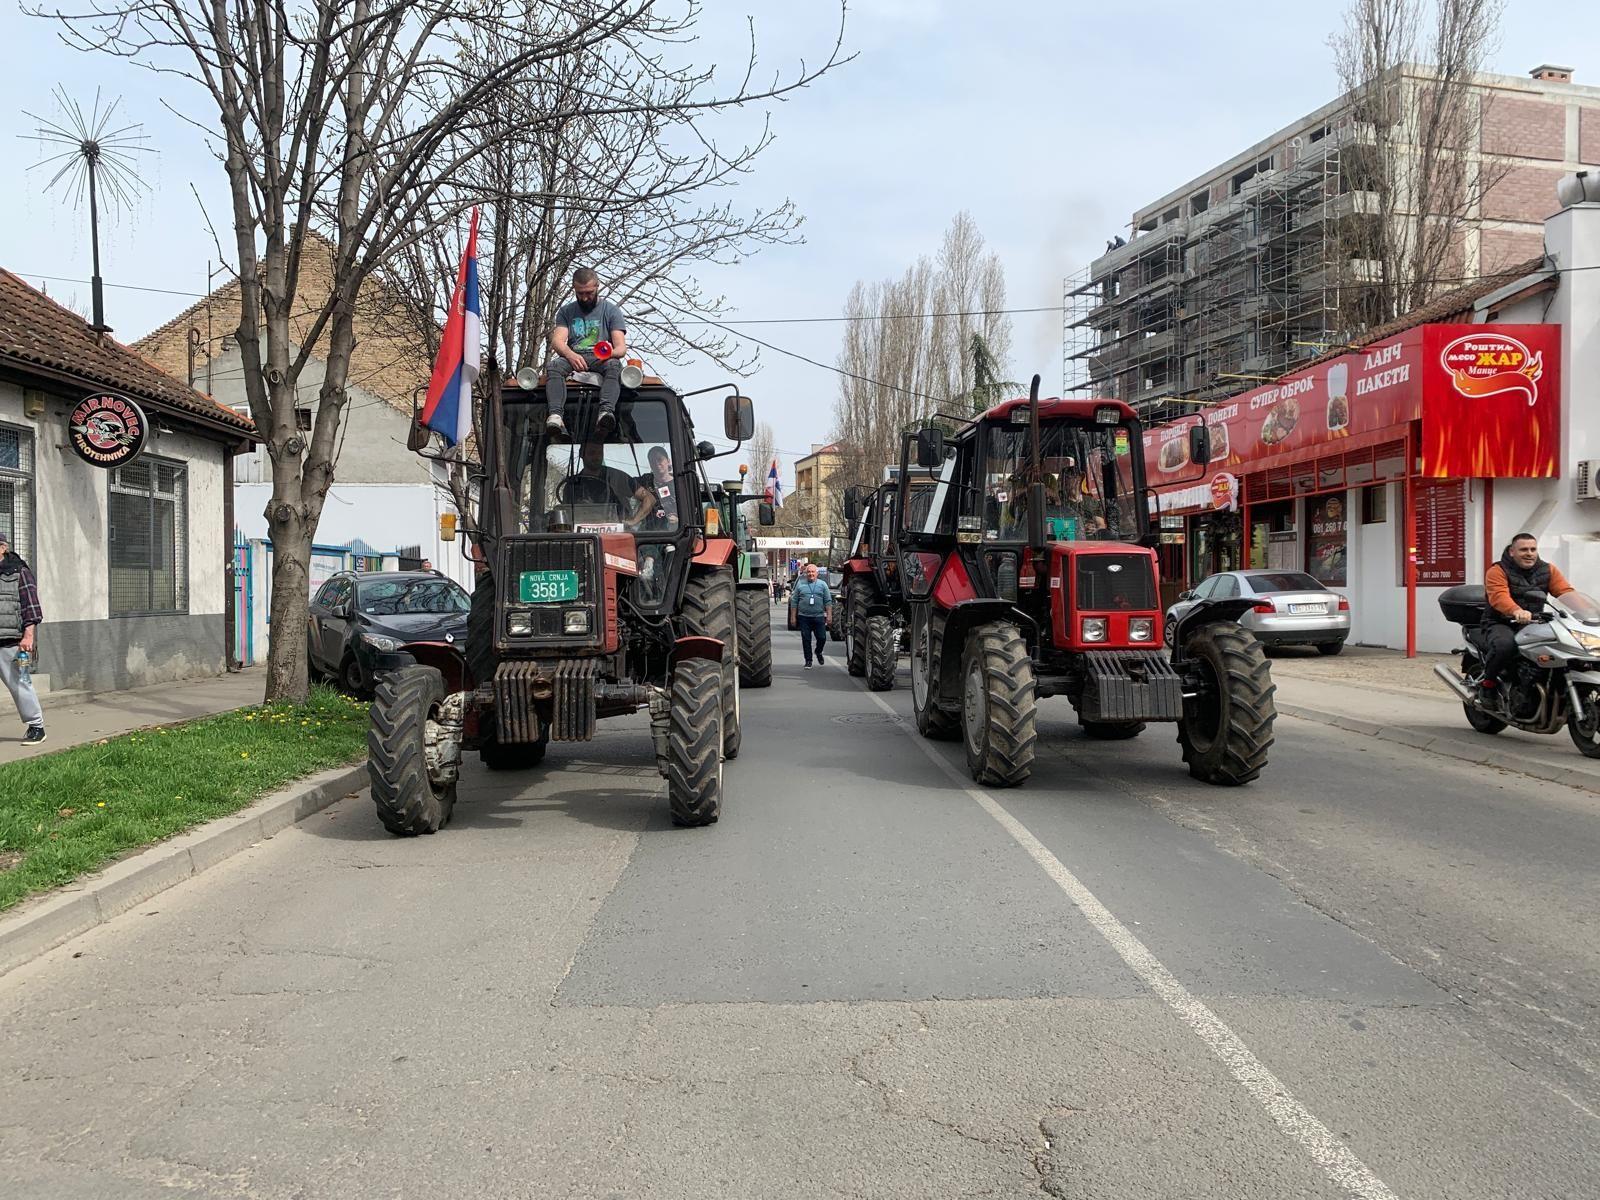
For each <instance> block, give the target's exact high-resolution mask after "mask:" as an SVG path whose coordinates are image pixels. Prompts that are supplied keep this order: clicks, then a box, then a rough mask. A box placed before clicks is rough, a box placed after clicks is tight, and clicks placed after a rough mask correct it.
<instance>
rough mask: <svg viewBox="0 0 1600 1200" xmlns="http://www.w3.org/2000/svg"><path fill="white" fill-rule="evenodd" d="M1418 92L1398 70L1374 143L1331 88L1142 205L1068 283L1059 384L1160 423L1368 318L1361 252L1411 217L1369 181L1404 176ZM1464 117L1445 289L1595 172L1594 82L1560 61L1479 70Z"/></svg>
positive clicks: (1358, 110)
mask: <svg viewBox="0 0 1600 1200" xmlns="http://www.w3.org/2000/svg"><path fill="white" fill-rule="evenodd" d="M1429 86H1430V78H1429V76H1428V73H1427V72H1426V71H1424V70H1421V69H1418V68H1406V69H1404V70H1403V71H1401V72H1400V73H1399V77H1398V79H1397V82H1396V87H1395V94H1396V95H1397V96H1398V97H1399V98H1400V99H1399V101H1398V103H1396V105H1395V107H1394V110H1393V112H1394V114H1395V115H1394V117H1393V121H1394V123H1395V125H1394V128H1392V129H1390V130H1388V131H1385V132H1384V133H1382V134H1381V135H1380V132H1379V131H1378V130H1377V129H1376V128H1375V126H1374V123H1373V121H1372V120H1371V119H1370V118H1371V116H1372V113H1371V112H1370V111H1369V110H1367V109H1366V108H1364V107H1361V106H1358V105H1357V104H1356V102H1354V101H1353V100H1352V98H1351V97H1349V96H1343V97H1340V98H1339V99H1336V100H1334V101H1332V102H1330V103H1329V104H1326V105H1324V106H1322V107H1321V108H1319V109H1317V110H1316V111H1315V112H1312V113H1310V114H1308V115H1306V116H1305V117H1303V118H1301V119H1300V120H1298V121H1296V122H1294V123H1293V124H1291V125H1288V126H1285V127H1284V128H1282V129H1280V130H1278V131H1277V132H1276V133H1274V134H1272V135H1271V136H1270V137H1267V138H1265V139H1263V140H1261V141H1260V142H1257V143H1256V144H1255V145H1253V146H1251V147H1249V148H1248V149H1246V150H1243V151H1241V152H1240V153H1238V154H1236V155H1234V156H1233V157H1232V158H1230V159H1228V160H1227V161H1226V162H1223V163H1221V164H1219V165H1217V166H1216V167H1214V168H1212V169H1211V170H1209V171H1207V172H1205V173H1204V174H1202V175H1200V176H1197V177H1195V178H1194V179H1191V180H1189V181H1188V182H1187V183H1185V184H1183V185H1182V186H1180V187H1177V188H1174V189H1173V190H1172V191H1170V192H1168V193H1167V194H1166V195H1165V196H1162V197H1161V198H1159V199H1158V200H1155V201H1153V202H1151V203H1150V204H1148V205H1145V206H1144V207H1142V208H1140V209H1139V210H1137V211H1136V212H1135V213H1134V214H1133V217H1132V220H1131V222H1130V235H1129V236H1128V237H1122V236H1120V235H1119V236H1118V237H1117V238H1115V239H1114V240H1113V241H1112V242H1110V243H1108V245H1107V251H1106V253H1105V254H1104V255H1102V256H1101V257H1099V258H1097V259H1096V260H1095V261H1094V262H1093V263H1091V264H1090V265H1089V266H1088V267H1087V268H1086V269H1085V270H1084V271H1082V272H1080V273H1079V274H1078V275H1077V276H1075V277H1073V278H1071V279H1069V280H1067V281H1066V285H1065V288H1064V299H1065V307H1066V310H1067V311H1066V316H1065V335H1066V336H1065V348H1064V351H1063V354H1064V361H1063V375H1064V380H1063V387H1064V390H1065V391H1066V392H1067V393H1069V394H1070V393H1073V392H1077V393H1079V394H1082V393H1084V392H1089V391H1093V392H1094V393H1096V394H1100V395H1115V396H1117V397H1118V398H1121V399H1124V400H1126V401H1128V402H1129V403H1131V404H1133V405H1135V406H1136V407H1137V408H1139V409H1140V410H1141V412H1143V413H1144V414H1145V416H1146V418H1147V420H1150V421H1152V422H1156V421H1164V420H1170V419H1172V418H1174V417H1177V416H1181V415H1183V414H1184V413H1186V412H1192V411H1194V409H1195V407H1196V406H1197V405H1203V404H1205V403H1208V402H1213V401H1216V400H1218V399H1221V398H1223V397H1227V396H1231V395H1234V394H1237V393H1239V392H1241V391H1244V390H1246V389H1248V388H1250V387H1252V386H1254V385H1255V384H1257V383H1259V382H1262V381H1264V380H1271V379H1274V378H1276V377H1278V376H1279V375H1282V374H1283V373H1284V372H1286V371H1289V370H1291V369H1293V368H1294V367H1295V366H1296V365H1297V364H1300V363H1304V362H1306V361H1308V360H1310V359H1312V358H1315V357H1317V356H1318V355H1320V354H1322V353H1324V352H1325V351H1326V350H1327V349H1328V348H1329V347H1330V346H1333V345H1337V344H1339V343H1341V342H1344V341H1346V340H1348V339H1349V338H1350V337H1352V336H1353V335H1354V334H1356V333H1358V332H1359V331H1360V330H1361V329H1362V328H1364V327H1365V326H1366V325H1368V324H1378V323H1381V321H1382V320H1383V319H1385V318H1384V317H1383V316H1382V315H1379V316H1377V318H1376V319H1375V320H1370V321H1364V320H1363V319H1362V318H1363V306H1362V298H1363V297H1362V293H1363V289H1366V290H1369V291H1370V290H1371V285H1372V284H1373V282H1374V280H1375V279H1376V277H1377V273H1378V271H1379V269H1380V268H1379V264H1378V263H1377V262H1376V261H1375V260H1373V259H1372V258H1371V257H1370V251H1369V250H1367V249H1364V247H1371V246H1373V245H1375V244H1377V242H1378V240H1379V239H1378V238H1377V236H1376V231H1375V230H1374V228H1373V226H1374V224H1375V223H1381V222H1383V221H1385V220H1387V221H1395V220H1398V219H1404V218H1405V217H1407V216H1409V215H1410V214H1409V213H1407V212H1406V210H1405V199H1404V197H1391V198H1389V201H1388V203H1387V204H1386V203H1385V202H1383V200H1381V199H1380V197H1379V195H1378V194H1377V193H1376V191H1375V190H1374V187H1375V184H1374V181H1375V180H1379V179H1392V180H1401V181H1404V180H1406V179H1407V178H1408V177H1412V178H1414V174H1415V164H1414V159H1415V156H1416V142H1417V140H1418V135H1417V134H1416V132H1415V126H1416V122H1417V120H1418V114H1419V112H1421V111H1422V105H1423V104H1424V103H1425V98H1426V97H1427V96H1428V95H1429V92H1428V89H1429ZM1467 112H1468V118H1467V121H1466V128H1465V130H1464V134H1463V138H1462V144H1463V153H1462V155H1461V161H1462V163H1463V164H1464V165H1463V170H1464V171H1466V172H1470V174H1471V176H1472V178H1473V179H1474V180H1476V181H1478V183H1479V184H1480V186H1479V187H1478V188H1477V190H1476V191H1475V192H1474V193H1473V196H1472V200H1473V203H1471V205H1470V206H1469V207H1468V209H1467V210H1466V212H1465V214H1464V217H1463V219H1461V220H1460V221H1459V223H1458V228H1457V229H1456V231H1455V232H1454V234H1453V237H1452V242H1451V244H1450V246H1449V254H1448V258H1447V259H1446V261H1445V263H1444V264H1443V265H1442V267H1441V274H1442V276H1443V278H1441V281H1440V290H1447V289H1448V288H1449V287H1451V286H1456V285H1459V284H1461V283H1464V282H1466V281H1469V280H1471V279H1475V278H1479V277H1482V276H1485V275H1492V274H1495V273H1496V272H1500V271H1504V270H1506V269H1508V268H1510V267H1511V266H1513V265H1515V264H1518V263H1521V262H1524V261H1526V260H1527V259H1529V258H1531V257H1535V256H1537V255H1538V254H1539V253H1541V250H1542V246H1543V222H1544V220H1545V218H1546V217H1548V216H1549V215H1550V214H1551V212H1552V211H1553V207H1554V200H1553V197H1554V195H1555V185H1556V183H1557V181H1558V180H1560V179H1561V178H1562V177H1563V176H1564V175H1566V174H1570V173H1571V172H1573V171H1575V170H1581V169H1583V168H1584V167H1585V166H1595V165H1597V164H1600V88H1597V87H1586V86H1582V85H1579V84H1576V83H1574V82H1573V81H1572V71H1571V70H1570V69H1569V68H1565V67H1557V66H1552V65H1549V64H1546V65H1542V66H1540V67H1537V68H1535V69H1534V70H1533V71H1532V72H1531V73H1530V74H1529V76H1527V77H1515V76H1506V75H1490V74H1484V75H1479V76H1477V77H1475V80H1474V83H1473V85H1472V88H1471V95H1470V97H1469V105H1468V109H1467ZM1390 156H1392V157H1394V158H1398V159H1408V160H1410V161H1407V162H1398V163H1396V162H1388V163H1385V162H1382V161H1380V160H1381V159H1383V158H1384V157H1390ZM1408 172H1410V173H1411V175H1410V176H1408Z"/></svg>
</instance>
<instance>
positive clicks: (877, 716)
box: [833, 713, 905, 725]
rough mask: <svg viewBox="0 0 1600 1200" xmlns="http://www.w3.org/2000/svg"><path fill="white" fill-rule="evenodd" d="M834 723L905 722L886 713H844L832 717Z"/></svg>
mask: <svg viewBox="0 0 1600 1200" xmlns="http://www.w3.org/2000/svg"><path fill="white" fill-rule="evenodd" d="M833 723H834V724H835V725H903V724H904V723H905V722H903V721H902V720H900V718H899V717H893V716H890V715H889V714H888V713H845V714H844V715H843V716H841V717H834V718H833Z"/></svg>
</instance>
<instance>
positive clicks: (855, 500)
mask: <svg viewBox="0 0 1600 1200" xmlns="http://www.w3.org/2000/svg"><path fill="white" fill-rule="evenodd" d="M860 519H861V493H860V492H858V491H857V490H856V489H855V488H850V489H848V490H847V491H846V492H845V494H844V523H845V524H846V525H854V524H855V523H856V522H857V521H859V520H860Z"/></svg>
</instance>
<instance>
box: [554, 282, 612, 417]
mask: <svg viewBox="0 0 1600 1200" xmlns="http://www.w3.org/2000/svg"><path fill="white" fill-rule="evenodd" d="M572 294H573V296H574V297H575V298H574V299H572V300H569V301H568V302H567V303H565V304H563V305H562V306H561V307H560V308H558V309H557V310H556V322H555V327H554V328H552V329H551V330H550V348H551V349H552V350H554V351H555V355H554V357H552V358H551V359H550V361H549V362H548V363H546V364H545V385H544V397H545V404H546V406H547V409H548V412H547V414H546V416H545V425H546V426H547V427H548V428H549V430H550V432H551V433H552V434H560V435H562V436H563V437H564V436H566V432H567V425H566V422H565V421H563V420H562V418H561V414H562V412H563V411H565V409H566V406H567V378H568V377H569V376H570V375H571V374H572V373H573V372H574V371H593V372H597V373H598V374H599V376H600V415H599V417H598V418H597V419H596V421H595V432H596V433H598V434H600V435H602V436H604V435H605V434H607V433H610V432H611V430H612V429H614V428H616V424H617V400H618V398H619V397H620V396H621V395H622V355H623V351H624V350H625V349H626V348H627V341H628V319H627V318H626V317H625V316H623V315H622V310H621V309H620V308H618V307H617V306H616V305H615V304H613V303H611V301H609V300H602V299H600V276H599V275H597V274H595V272H594V270H593V269H592V268H590V267H580V268H579V269H578V270H577V271H576V272H574V273H573V276H572ZM597 350H598V351H599V352H598V353H597Z"/></svg>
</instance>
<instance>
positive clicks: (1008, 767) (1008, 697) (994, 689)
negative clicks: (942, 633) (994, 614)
mask: <svg viewBox="0 0 1600 1200" xmlns="http://www.w3.org/2000/svg"><path fill="white" fill-rule="evenodd" d="M1036 709H1037V702H1036V699H1035V693H1034V687H1033V659H1032V658H1030V657H1029V655H1028V644H1027V642H1025V641H1023V639H1022V634H1021V632H1020V631H1019V630H1018V629H1017V627H1016V626H1015V625H1010V624H1007V623H1005V622H1000V621H996V622H993V623H991V624H987V625H979V626H978V627H977V628H976V629H974V630H973V631H972V632H971V633H969V634H968V635H967V645H966V651H965V653H964V654H963V655H962V658H961V740H962V741H963V742H965V743H966V748H967V769H968V770H969V771H971V772H972V777H973V778H974V779H976V780H977V781H978V782H979V783H984V784H989V785H990V786H993V787H1014V786H1016V785H1017V784H1019V783H1021V782H1022V781H1023V780H1024V779H1026V778H1027V777H1028V775H1029V773H1030V772H1031V771H1032V770H1033V749H1034V741H1035V738H1036V725H1037V716H1036Z"/></svg>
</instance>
